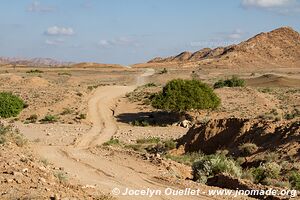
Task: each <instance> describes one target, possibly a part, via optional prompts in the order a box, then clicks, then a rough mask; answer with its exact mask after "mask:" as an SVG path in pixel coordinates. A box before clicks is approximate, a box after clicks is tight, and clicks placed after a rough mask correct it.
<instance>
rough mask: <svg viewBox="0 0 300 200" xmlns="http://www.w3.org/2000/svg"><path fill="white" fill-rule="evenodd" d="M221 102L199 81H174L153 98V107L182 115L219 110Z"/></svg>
mask: <svg viewBox="0 0 300 200" xmlns="http://www.w3.org/2000/svg"><path fill="white" fill-rule="evenodd" d="M220 102H221V100H220V98H219V97H218V96H217V95H216V94H215V93H214V92H213V90H212V89H211V88H210V87H209V86H208V85H207V84H204V83H202V82H200V81H198V80H182V79H175V80H172V81H170V82H168V83H167V85H166V86H165V87H163V90H162V92H160V93H158V94H156V95H154V97H152V106H153V107H155V108H158V109H163V110H166V111H174V112H180V113H181V112H186V111H189V110H192V109H195V110H199V109H209V108H217V107H218V106H219V105H220Z"/></svg>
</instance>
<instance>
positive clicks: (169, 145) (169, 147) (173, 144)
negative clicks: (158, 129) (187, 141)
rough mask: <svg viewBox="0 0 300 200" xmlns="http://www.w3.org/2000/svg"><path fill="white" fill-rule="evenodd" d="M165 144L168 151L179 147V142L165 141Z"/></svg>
mask: <svg viewBox="0 0 300 200" xmlns="http://www.w3.org/2000/svg"><path fill="white" fill-rule="evenodd" d="M163 144H164V146H165V148H166V150H167V151H169V150H172V149H175V148H176V146H177V142H175V141H174V140H165V141H163Z"/></svg>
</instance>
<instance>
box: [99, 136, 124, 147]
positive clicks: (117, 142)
mask: <svg viewBox="0 0 300 200" xmlns="http://www.w3.org/2000/svg"><path fill="white" fill-rule="evenodd" d="M120 144H121V142H120V140H119V139H115V138H111V139H110V140H109V141H107V142H105V143H103V146H119V145H120Z"/></svg>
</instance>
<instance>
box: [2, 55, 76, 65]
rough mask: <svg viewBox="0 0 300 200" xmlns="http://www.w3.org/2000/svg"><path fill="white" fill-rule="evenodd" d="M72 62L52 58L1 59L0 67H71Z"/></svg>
mask: <svg viewBox="0 0 300 200" xmlns="http://www.w3.org/2000/svg"><path fill="white" fill-rule="evenodd" d="M71 64H72V63H71V62H63V61H58V60H55V59H52V58H31V59H26V58H10V57H0V65H18V66H32V67H59V66H69V65H71Z"/></svg>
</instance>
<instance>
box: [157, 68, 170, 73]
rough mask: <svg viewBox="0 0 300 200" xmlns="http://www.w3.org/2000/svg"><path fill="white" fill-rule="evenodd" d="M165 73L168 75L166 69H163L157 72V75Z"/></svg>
mask: <svg viewBox="0 0 300 200" xmlns="http://www.w3.org/2000/svg"><path fill="white" fill-rule="evenodd" d="M166 73H168V70H167V68H164V69H163V70H161V71H160V72H159V74H166Z"/></svg>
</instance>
